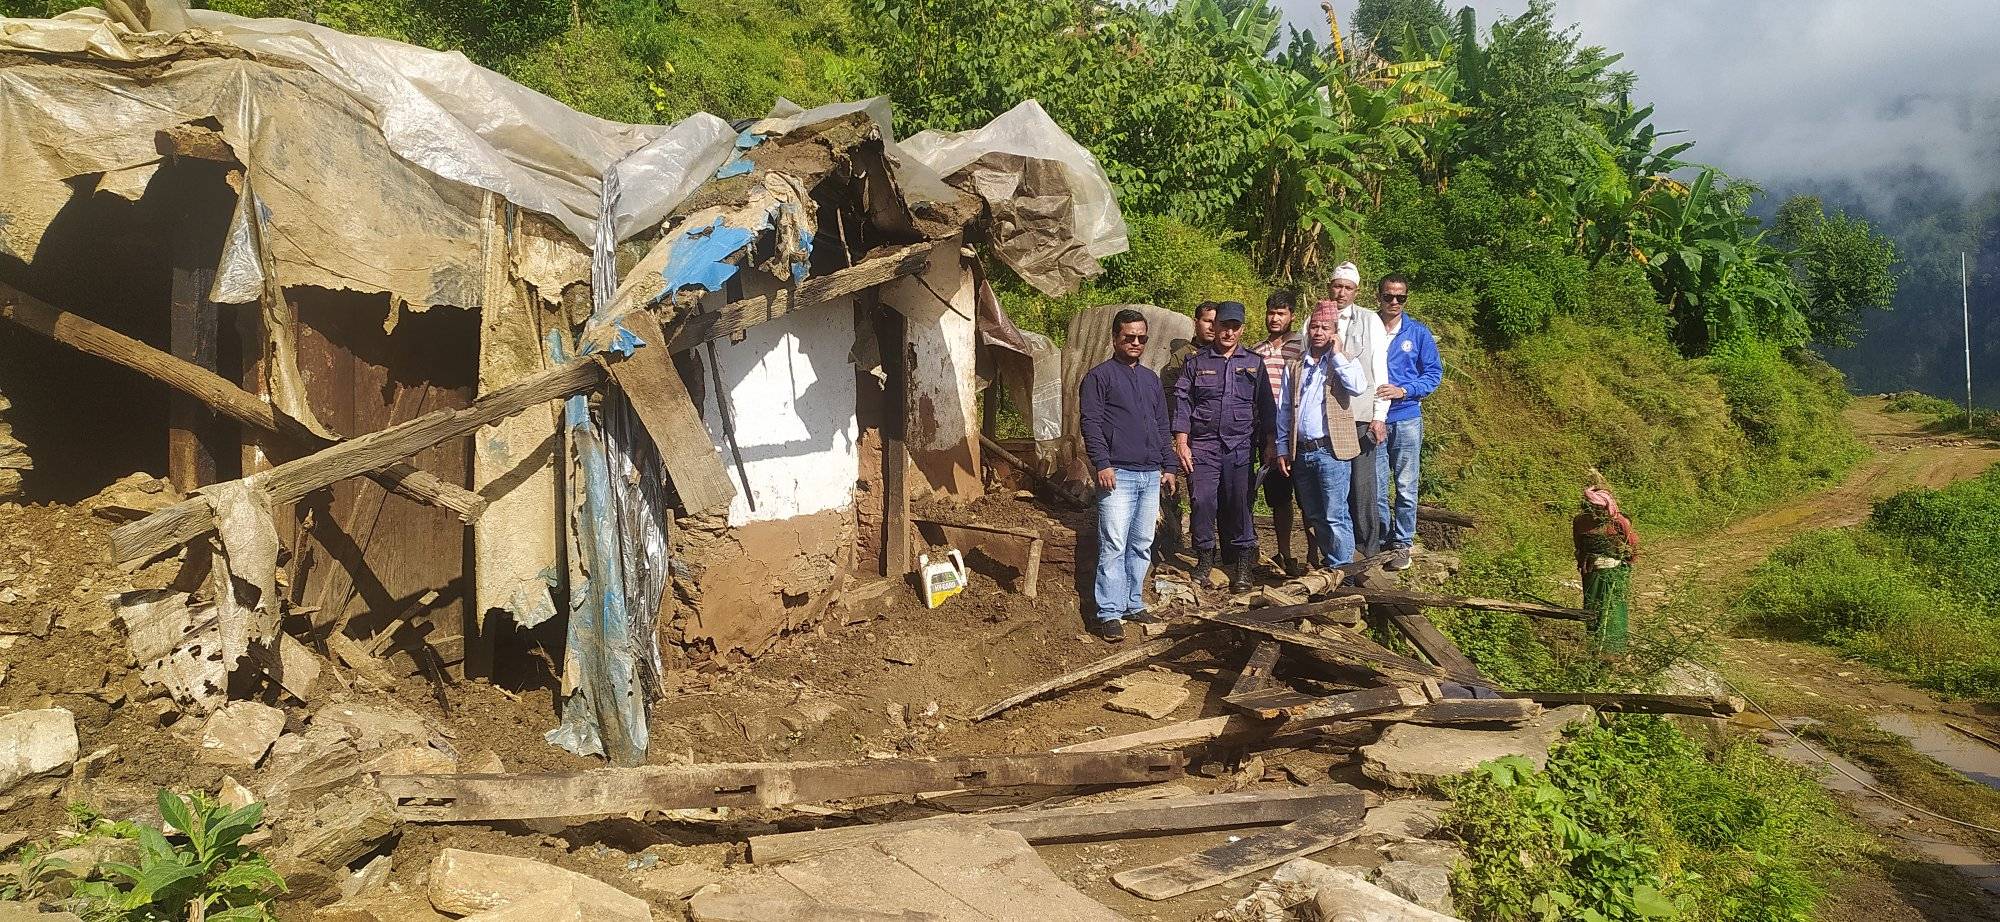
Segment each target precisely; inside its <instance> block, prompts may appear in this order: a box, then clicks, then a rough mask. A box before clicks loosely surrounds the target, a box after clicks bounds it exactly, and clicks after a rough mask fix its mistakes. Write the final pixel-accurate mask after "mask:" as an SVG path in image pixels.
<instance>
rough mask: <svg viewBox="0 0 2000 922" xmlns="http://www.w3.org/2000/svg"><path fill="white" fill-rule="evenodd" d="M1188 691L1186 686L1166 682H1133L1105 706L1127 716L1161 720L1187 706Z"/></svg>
mask: <svg viewBox="0 0 2000 922" xmlns="http://www.w3.org/2000/svg"><path fill="white" fill-rule="evenodd" d="M1187 700H1188V690H1187V688H1186V687H1185V686H1180V685H1169V684H1167V683H1165V682H1133V683H1131V684H1129V685H1127V686H1125V690H1124V691H1121V692H1119V693H1118V694H1116V695H1113V696H1112V697H1111V700H1110V701H1106V702H1104V706H1105V707H1108V708H1110V709H1112V710H1114V711H1121V712H1123V713H1126V714H1137V715H1139V716H1141V717H1150V718H1152V719H1153V720H1159V719H1160V718H1162V717H1165V716H1167V715H1169V714H1172V713H1173V712H1174V711H1176V710H1179V709H1180V706H1181V705H1183V704H1186V703H1187Z"/></svg>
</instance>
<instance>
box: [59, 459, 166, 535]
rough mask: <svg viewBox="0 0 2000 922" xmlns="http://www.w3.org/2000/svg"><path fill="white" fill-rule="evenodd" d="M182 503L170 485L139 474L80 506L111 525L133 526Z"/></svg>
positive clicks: (129, 476) (146, 474)
mask: <svg viewBox="0 0 2000 922" xmlns="http://www.w3.org/2000/svg"><path fill="white" fill-rule="evenodd" d="M181 499H182V497H181V495H180V494H179V493H176V492H174V488H173V486H172V485H171V484H169V483H167V482H166V481H165V480H162V479H161V478H158V477H155V476H153V475H151V474H148V473H145V472H144V471H140V472H137V473H132V474H126V475H125V476H123V477H120V478H118V479H117V480H114V481H112V482H111V485H110V486H108V487H105V488H104V489H102V490H100V491H98V493H97V495H96V496H93V497H91V498H89V499H86V500H84V501H83V502H82V503H80V504H79V505H81V506H82V507H83V508H85V509H88V510H90V514H91V515H94V516H96V517H98V518H100V519H103V520H105V521H107V522H111V523H113V524H119V525H122V524H124V523H126V522H136V521H138V520H140V519H143V518H145V517H147V516H149V515H152V514H153V513H155V512H158V511H160V510H162V509H165V508H167V507H168V506H171V505H173V504H175V503H178V502H180V501H181Z"/></svg>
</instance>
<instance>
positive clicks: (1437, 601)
mask: <svg viewBox="0 0 2000 922" xmlns="http://www.w3.org/2000/svg"><path fill="white" fill-rule="evenodd" d="M1346 591H1348V592H1351V593H1353V594H1355V595H1358V596H1360V597H1362V598H1363V599H1366V600H1367V601H1368V602H1369V604H1371V605H1373V604H1382V603H1390V604H1401V605H1417V606H1421V607H1424V608H1469V609H1473V610H1475V611H1499V612H1508V613H1511V614H1516V615H1532V616H1534V617H1536V618H1556V619H1560V620H1563V621H1588V620H1590V613H1589V612H1587V611H1584V610H1583V609H1581V608H1563V607H1561V606H1557V605H1543V604H1542V603H1540V602H1515V601H1512V600H1510V599H1481V598H1476V597H1473V596H1457V595H1434V594H1432V593H1428V592H1408V591H1405V590H1402V589H1370V588H1366V587H1361V586H1350V587H1348V588H1347V590H1346Z"/></svg>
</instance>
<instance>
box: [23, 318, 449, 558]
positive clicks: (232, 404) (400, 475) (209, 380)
mask: <svg viewBox="0 0 2000 922" xmlns="http://www.w3.org/2000/svg"><path fill="white" fill-rule="evenodd" d="M0 319H5V320H10V321H13V322H14V323H15V324H17V325H19V326H21V327H23V328H24V329H27V330H30V331H33V332H36V333H40V334H42V335H43V336H46V337H48V338H50V339H53V340H55V341H56V342H59V343H62V344H63V345H65V346H68V347H70V348H72V349H75V350H77V351H79V352H84V353H87V354H89V355H94V356H97V357H98V358H101V359H104V360H105V361H108V362H113V363H115V364H118V365H122V366H124V367H126V368H128V369H131V370H132V371H136V372H138V373H140V374H142V375H145V376H146V377H149V378H152V379H153V380H155V381H159V382H160V383H162V384H165V385H167V386H168V387H171V388H173V389H175V390H177V391H180V392H181V393H183V394H187V395H188V396H190V397H194V398H195V399H197V400H200V401H201V402H202V403H205V404H207V405H209V406H210V407H213V408H214V409H215V411H216V412H218V413H221V414H222V415H224V416H227V417H229V418H230V419H233V420H235V421H237V422H239V423H242V424H243V425H246V426H251V427H254V428H256V429H257V430H259V431H261V432H270V433H275V434H277V435H279V436H280V437H282V438H283V439H284V440H285V441H286V442H288V443H290V444H293V445H297V446H300V447H304V448H310V449H314V450H318V449H321V448H325V447H327V446H329V445H332V444H335V443H332V442H329V441H327V440H326V439H323V438H320V437H319V436H317V435H314V434H313V433H311V432H309V431H307V430H306V428H305V427H304V426H301V425H299V423H298V422H297V421H295V420H293V419H291V418H290V417H286V416H283V415H280V414H279V413H278V412H277V411H275V410H273V409H272V408H271V405H270V404H268V403H265V402H264V401H263V400H261V399H259V398H258V397H257V396H256V395H254V394H252V393H250V392H249V391H246V390H244V389H242V388H240V387H237V386H236V385H235V384H232V383H230V381H229V379H227V378H224V377H222V376H221V375H218V374H216V373H215V372H212V371H209V370H208V369H206V368H202V367H201V366H199V365H194V364H192V363H189V362H185V361H182V360H180V359H177V358H174V357H173V356H172V355H169V354H167V353H165V352H161V351H160V350H158V349H155V348H153V347H151V346H148V345H146V344H145V343H142V342H140V341H138V340H136V339H133V338H131V337H129V336H126V335H125V334H123V333H120V332H118V331H116V330H113V329H111V328H109V327H106V326H102V325H100V324H98V323H95V322H93V321H91V320H89V319H86V318H84V317H82V316H79V315H77V314H72V313H70V312H68V311H65V310H61V309H59V308H56V307H53V306H51V305H50V304H48V303H47V302H45V301H42V300H40V299H37V298H35V297H34V296H32V295H29V294H27V293H26V292H23V291H21V290H20V289H17V288H14V287H12V286H9V285H7V284H6V283H4V282H0ZM370 476H372V477H374V478H375V479H376V481H377V482H379V483H381V484H382V485H383V486H385V487H388V488H389V489H391V490H394V491H396V493H398V494H400V495H403V496H407V497H409V498H411V499H414V500H417V501H419V502H425V503H429V504H431V505H433V506H442V507H444V508H446V509H450V510H452V511H453V512H456V513H458V515H459V517H460V518H461V519H464V520H465V521H468V522H469V521H472V520H473V519H476V518H478V517H479V514H480V513H481V512H483V511H485V509H486V500H484V499H482V498H480V496H479V494H477V493H473V492H472V491H470V490H466V489H464V488H463V487H456V486H452V485H450V484H447V483H445V482H444V481H441V480H439V479H438V478H437V477H436V475H433V474H430V473H427V472H424V471H420V470H417V469H416V468H415V467H412V466H410V465H409V464H406V463H403V462H401V461H398V462H397V463H394V464H391V465H389V466H387V467H385V468H384V469H382V470H380V471H375V472H372V473H371V474H370ZM134 524H137V523H134ZM149 556H150V555H149Z"/></svg>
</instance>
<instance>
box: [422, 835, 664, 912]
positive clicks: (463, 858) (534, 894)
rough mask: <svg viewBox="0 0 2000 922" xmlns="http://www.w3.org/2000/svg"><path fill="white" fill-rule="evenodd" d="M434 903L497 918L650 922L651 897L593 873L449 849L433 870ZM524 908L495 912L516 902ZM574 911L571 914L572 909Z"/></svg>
mask: <svg viewBox="0 0 2000 922" xmlns="http://www.w3.org/2000/svg"><path fill="white" fill-rule="evenodd" d="M430 898H431V905H432V906H434V907H436V908H437V910H438V911H439V912H444V913H448V914H451V915H461V916H468V917H472V918H478V919H481V920H486V922H498V920H501V919H507V920H512V919H521V920H529V922H554V920H557V919H570V918H575V919H579V920H591V922H645V920H650V919H651V918H652V910H651V909H650V908H649V907H648V906H647V905H646V901H645V900H642V899H639V898H638V897H636V896H632V895H631V894H628V893H626V892H625V891H623V890H620V889H618V888H616V887H613V886H611V885H610V884H607V883H604V882H603V881H600V880H598V879H596V878H594V877H588V876H585V875H583V874H578V873H576V872H575V871H567V870H564V869H562V868H559V867H556V866H554V865H550V864H543V863H542V862H539V861H534V860H531V859H528V858H514V857H510V856H507V855H489V854H486V853H483V852H469V851H462V850H460V849H456V848H447V849H445V850H444V851H442V852H440V853H438V856H437V859H436V860H435V861H432V862H431V868H430ZM517 903H518V904H522V905H521V906H520V908H519V909H517V910H516V911H514V912H511V913H506V914H504V915H501V914H496V911H498V910H505V909H507V908H508V907H509V906H511V905H513V904H517ZM572 912H573V913H575V914H574V915H571V914H570V913H572Z"/></svg>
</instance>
